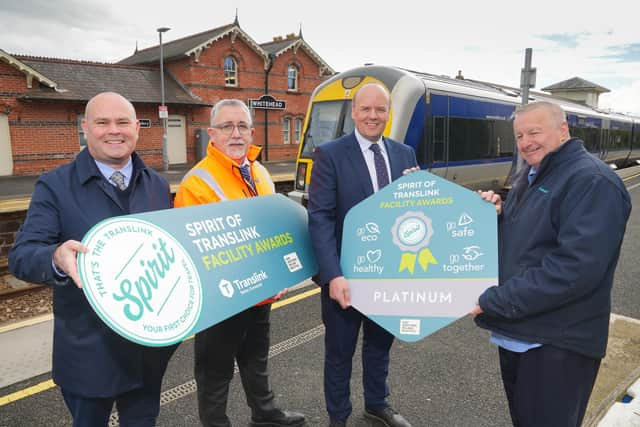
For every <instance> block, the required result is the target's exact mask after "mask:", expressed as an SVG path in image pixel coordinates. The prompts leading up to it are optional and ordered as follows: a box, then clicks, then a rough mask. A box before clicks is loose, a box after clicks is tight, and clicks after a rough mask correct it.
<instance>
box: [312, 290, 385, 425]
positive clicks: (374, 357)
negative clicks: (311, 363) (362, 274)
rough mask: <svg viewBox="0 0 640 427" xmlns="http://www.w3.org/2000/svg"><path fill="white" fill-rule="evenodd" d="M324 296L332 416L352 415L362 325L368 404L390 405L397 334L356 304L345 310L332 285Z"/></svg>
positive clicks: (372, 406)
mask: <svg viewBox="0 0 640 427" xmlns="http://www.w3.org/2000/svg"><path fill="white" fill-rule="evenodd" d="M320 300H321V302H322V322H323V323H324V326H325V335H324V345H325V353H324V397H325V402H326V406H327V412H328V413H329V417H330V418H331V419H332V420H335V421H344V420H346V419H347V418H348V417H349V415H351V411H352V409H353V407H352V404H351V387H350V385H351V372H352V363H353V355H354V354H355V351H356V347H357V344H358V334H359V332H360V327H361V326H362V385H363V388H364V404H365V407H366V408H370V409H382V408H384V407H386V406H388V403H387V400H386V399H387V396H389V387H388V385H387V376H388V374H389V351H390V349H391V345H392V344H393V335H391V334H390V333H389V332H387V331H386V330H385V329H383V328H382V327H380V326H379V325H378V324H376V323H375V322H374V321H373V320H370V319H368V318H367V317H365V316H364V315H362V314H361V313H360V312H359V311H358V310H356V309H355V308H353V307H350V308H348V309H346V310H343V309H342V308H341V307H340V305H339V304H338V303H337V302H336V301H334V300H332V299H331V298H330V297H329V286H328V285H326V286H323V287H322V293H321V297H320Z"/></svg>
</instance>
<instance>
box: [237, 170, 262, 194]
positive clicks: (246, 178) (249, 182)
mask: <svg viewBox="0 0 640 427" xmlns="http://www.w3.org/2000/svg"><path fill="white" fill-rule="evenodd" d="M238 169H240V175H242V179H243V180H244V182H245V184H247V186H248V187H249V188H250V189H251V192H252V195H253V196H257V195H258V190H256V183H255V182H253V177H252V176H251V171H249V165H242V166H240V167H238Z"/></svg>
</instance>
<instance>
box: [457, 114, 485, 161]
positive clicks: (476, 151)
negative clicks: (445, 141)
mask: <svg viewBox="0 0 640 427" xmlns="http://www.w3.org/2000/svg"><path fill="white" fill-rule="evenodd" d="M494 155H495V148H494V144H492V143H491V139H490V129H489V122H487V121H485V120H477V119H462V118H458V117H451V118H450V119H449V161H454V162H455V161H461V160H472V159H486V158H492V157H493V156H494Z"/></svg>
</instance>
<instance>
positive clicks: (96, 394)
mask: <svg viewBox="0 0 640 427" xmlns="http://www.w3.org/2000/svg"><path fill="white" fill-rule="evenodd" d="M82 128H83V130H84V134H85V136H86V138H87V149H86V150H81V151H80V153H79V154H78V156H77V157H76V158H75V160H74V161H73V162H71V163H68V164H66V165H62V166H60V167H58V168H57V169H55V170H53V171H51V172H48V173H45V174H43V175H42V176H41V177H40V178H39V179H38V181H37V182H36V185H35V190H34V192H33V196H32V198H31V205H30V206H29V211H28V212H27V217H26V219H25V222H24V224H23V225H22V227H21V228H20V231H19V232H18V235H17V237H16V243H15V245H14V247H13V248H12V249H11V252H10V253H9V269H10V271H11V273H13V274H14V275H15V276H16V277H19V278H21V279H23V280H26V281H29V282H33V283H41V284H45V285H51V286H52V287H53V311H54V313H55V318H54V330H53V380H54V381H55V383H56V384H57V385H58V386H60V389H61V391H62V396H63V398H64V401H65V403H66V404H67V407H68V408H69V411H70V412H71V415H72V417H73V426H74V427H85V426H86V427H100V426H105V427H106V426H107V424H108V422H109V416H110V414H111V410H112V407H113V404H114V402H115V404H116V407H117V409H118V413H119V419H120V425H121V426H123V427H127V426H135V427H150V426H153V425H155V421H156V417H157V416H158V413H159V411H160V387H161V384H162V376H163V375H164V372H165V369H166V368H167V363H168V361H169V358H170V357H171V354H172V353H173V352H174V350H175V349H176V346H169V347H145V346H143V345H140V344H136V343H133V342H131V341H128V340H126V339H124V338H122V337H121V336H119V335H118V334H116V333H115V332H113V331H112V330H111V329H109V327H108V326H107V325H106V324H105V323H104V322H103V321H102V320H100V318H98V316H97V315H96V313H95V312H94V311H93V309H92V308H91V306H90V305H89V302H88V301H87V298H86V297H85V295H84V293H83V291H82V289H80V288H81V286H82V284H81V281H80V277H79V274H78V268H77V265H76V257H77V254H78V252H86V251H87V247H86V246H84V245H83V244H82V243H80V240H82V237H83V236H84V235H85V233H86V232H87V231H88V230H89V229H90V228H91V227H93V226H94V225H95V224H97V223H98V222H100V221H102V220H103V219H106V218H110V217H113V216H117V215H125V214H130V213H138V212H146V211H152V210H158V209H168V208H170V207H171V193H170V191H169V184H167V181H166V180H165V179H164V178H163V177H162V176H161V175H159V174H158V173H157V172H155V171H153V170H152V169H150V168H148V167H146V166H145V164H144V163H143V162H142V159H140V157H138V156H137V155H136V153H135V152H134V149H135V147H136V143H137V141H138V131H139V129H140V124H139V122H138V120H137V119H136V112H135V110H134V108H133V105H131V103H130V102H129V101H127V100H126V99H125V98H123V97H122V96H121V95H119V94H117V93H112V92H104V93H100V94H98V95H96V96H94V97H93V98H92V99H91V100H89V102H88V103H87V107H86V110H85V117H84V119H83V120H82Z"/></svg>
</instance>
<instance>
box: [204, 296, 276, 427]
mask: <svg viewBox="0 0 640 427" xmlns="http://www.w3.org/2000/svg"><path fill="white" fill-rule="evenodd" d="M270 313H271V304H265V305H261V306H257V307H251V308H249V309H247V310H245V311H243V312H241V313H238V314H236V315H235V316H233V317H230V318H229V319H227V320H225V321H223V322H221V323H219V324H217V325H214V326H212V327H211V328H209V329H206V330H204V331H202V332H200V333H198V334H196V339H195V378H196V383H197V384H198V412H199V415H200V421H201V422H202V425H203V426H208V427H228V426H230V425H231V422H230V421H229V418H228V417H227V398H228V395H229V383H230V382H231V379H232V378H233V372H234V361H237V363H238V369H239V370H240V378H241V379H242V386H243V388H244V392H245V395H246V396H247V404H248V405H249V407H250V408H251V414H252V417H254V418H260V417H269V415H270V414H272V413H274V412H275V411H277V408H276V407H275V403H274V395H273V392H272V391H271V386H270V385H269V374H268V370H267V361H268V356H269V316H270Z"/></svg>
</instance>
